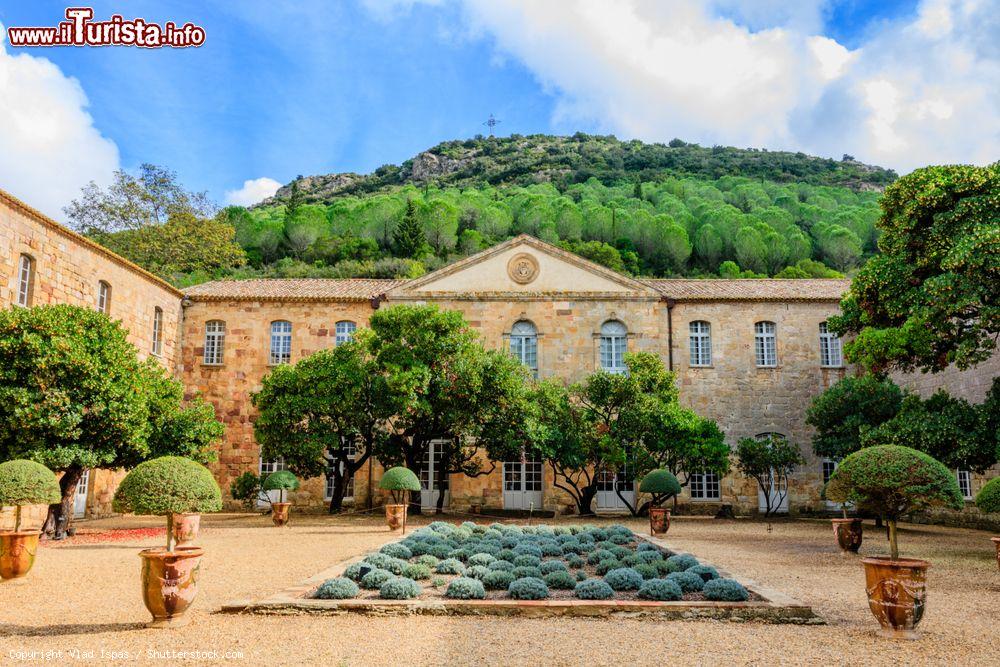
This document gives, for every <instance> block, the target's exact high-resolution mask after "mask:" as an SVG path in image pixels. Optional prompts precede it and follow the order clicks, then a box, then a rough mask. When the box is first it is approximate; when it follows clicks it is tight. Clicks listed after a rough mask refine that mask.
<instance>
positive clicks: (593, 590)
mask: <svg viewBox="0 0 1000 667" xmlns="http://www.w3.org/2000/svg"><path fill="white" fill-rule="evenodd" d="M573 594H574V595H575V596H576V597H578V598H580V599H581V600H610V599H611V598H613V597H614V596H615V591H614V589H613V588H611V586H609V585H608V582H606V581H604V580H603V579H585V580H584V581H581V582H580V583H578V584H577V585H576V588H574V589H573Z"/></svg>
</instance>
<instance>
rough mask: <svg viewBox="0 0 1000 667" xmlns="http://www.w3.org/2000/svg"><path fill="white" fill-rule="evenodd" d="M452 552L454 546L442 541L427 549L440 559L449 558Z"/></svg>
mask: <svg viewBox="0 0 1000 667" xmlns="http://www.w3.org/2000/svg"><path fill="white" fill-rule="evenodd" d="M451 552H452V547H451V546H450V545H448V544H447V543H445V542H441V543H440V544H432V545H431V548H430V549H428V550H427V553H429V554H430V555H432V556H434V557H435V558H439V559H444V558H447V557H448V555H449V554H450V553H451Z"/></svg>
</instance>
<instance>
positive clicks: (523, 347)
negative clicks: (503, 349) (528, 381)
mask: <svg viewBox="0 0 1000 667" xmlns="http://www.w3.org/2000/svg"><path fill="white" fill-rule="evenodd" d="M510 353H511V354H512V355H514V358H515V359H517V360H518V361H520V362H521V363H522V364H524V365H525V366H527V367H528V368H529V369H531V374H532V376H533V377H536V378H537V377H538V335H537V333H536V332H535V326H534V325H533V324H531V323H530V322H524V321H521V322H516V323H515V324H514V326H513V327H512V328H511V332H510Z"/></svg>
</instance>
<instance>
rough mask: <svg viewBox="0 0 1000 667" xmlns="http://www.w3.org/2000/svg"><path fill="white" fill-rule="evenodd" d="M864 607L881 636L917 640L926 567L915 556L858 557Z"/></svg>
mask: <svg viewBox="0 0 1000 667" xmlns="http://www.w3.org/2000/svg"><path fill="white" fill-rule="evenodd" d="M861 562H862V563H864V566H865V588H866V589H867V591H868V607H869V608H870V609H871V610H872V614H874V615H875V618H876V619H878V622H879V624H880V625H881V626H882V630H881V633H880V634H881V635H882V636H883V637H892V638H894V639H917V638H918V637H919V635H918V634H917V632H916V627H917V625H918V624H919V623H920V619H921V618H923V615H924V605H925V603H926V600H927V568H928V567H930V565H931V564H930V563H928V562H927V561H925V560H918V559H916V558H900V559H899V560H892V559H890V558H889V557H887V556H877V557H871V558H862V559H861Z"/></svg>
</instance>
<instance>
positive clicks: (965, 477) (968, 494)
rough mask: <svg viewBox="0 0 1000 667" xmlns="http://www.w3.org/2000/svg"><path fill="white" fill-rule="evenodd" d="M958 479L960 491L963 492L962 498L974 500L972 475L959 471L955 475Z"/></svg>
mask: <svg viewBox="0 0 1000 667" xmlns="http://www.w3.org/2000/svg"><path fill="white" fill-rule="evenodd" d="M955 475H956V477H957V478H958V490H959V491H961V492H962V497H963V498H965V499H966V500H972V473H970V472H969V471H968V470H958V471H956V473H955Z"/></svg>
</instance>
